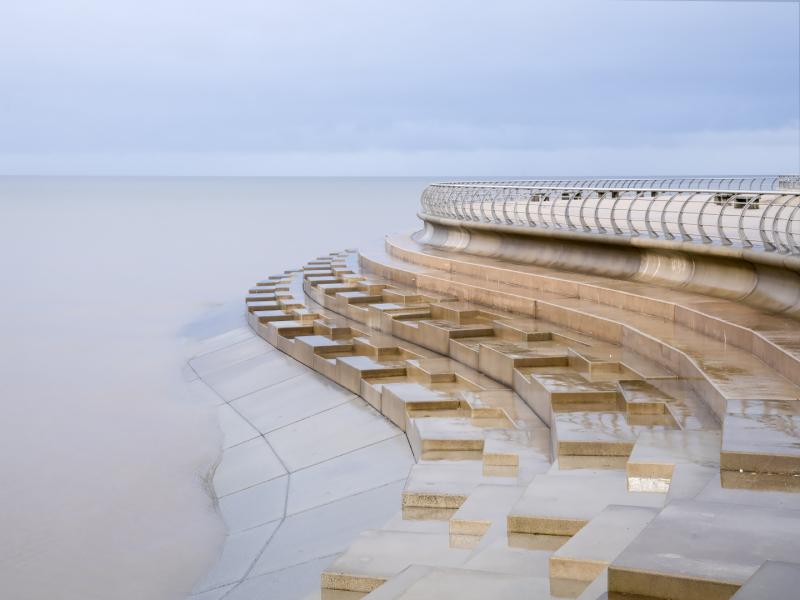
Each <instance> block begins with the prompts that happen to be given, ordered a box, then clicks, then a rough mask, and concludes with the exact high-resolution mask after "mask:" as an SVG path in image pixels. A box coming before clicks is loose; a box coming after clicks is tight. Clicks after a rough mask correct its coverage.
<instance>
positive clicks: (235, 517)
mask: <svg viewBox="0 0 800 600" xmlns="http://www.w3.org/2000/svg"><path fill="white" fill-rule="evenodd" d="M203 346H204V349H205V351H204V352H203V353H201V354H199V355H197V356H195V357H194V358H192V359H191V360H190V361H189V366H190V373H191V374H192V381H191V382H190V383H189V385H190V386H191V388H192V392H193V394H195V395H196V396H198V397H199V398H202V399H203V400H205V401H207V402H208V403H210V404H213V405H215V406H217V410H218V415H219V420H220V425H221V427H222V430H223V434H224V444H223V446H224V450H223V454H222V458H221V462H220V464H219V466H218V467H217V470H216V472H215V475H214V480H213V484H214V491H215V495H216V499H217V506H218V509H219V511H220V513H221V514H222V517H223V519H224V520H225V522H226V524H227V526H228V530H229V535H228V537H227V539H226V541H225V545H224V547H223V549H222V553H221V556H220V558H219V560H218V562H217V564H216V565H215V566H214V567H213V568H212V570H211V571H210V572H209V573H208V574H207V575H206V576H205V577H204V579H203V580H202V581H200V582H199V583H198V584H197V585H196V586H195V591H194V594H193V595H192V598H193V599H194V600H219V599H221V598H226V599H229V600H245V599H250V598H253V597H259V598H267V597H269V598H281V599H287V600H288V599H299V598H305V597H306V596H307V595H309V594H312V597H313V594H314V593H317V594H318V591H319V578H320V573H321V572H322V570H323V569H324V568H325V567H326V566H327V565H328V563H329V562H330V561H331V560H332V559H333V557H334V556H335V555H337V554H339V553H340V552H341V551H342V550H344V549H345V548H346V547H347V546H348V545H349V544H350V542H351V541H352V539H354V538H355V537H356V535H357V534H358V533H360V532H361V531H363V530H364V529H368V528H373V527H379V526H381V525H382V524H383V523H385V522H386V521H387V520H389V519H390V518H391V517H392V516H393V515H394V514H395V513H396V512H397V505H396V499H397V498H398V497H399V495H400V493H401V491H402V487H403V484H404V482H405V479H406V476H407V474H408V469H409V468H410V467H411V465H412V464H413V463H414V459H413V455H412V453H411V450H410V449H409V446H408V442H407V440H406V437H405V435H404V434H403V432H402V431H400V430H399V429H397V428H396V427H395V426H393V425H392V424H391V423H389V422H388V421H387V420H386V419H384V418H383V417H382V416H381V415H380V414H378V413H377V412H376V411H375V410H373V409H372V408H371V407H369V406H368V405H367V403H366V402H364V401H363V400H362V399H361V398H359V397H358V396H356V395H355V394H353V393H352V392H349V391H348V390H345V389H343V388H341V387H339V386H337V385H336V384H333V383H332V382H330V381H328V380H327V379H326V378H324V377H322V376H320V375H318V374H317V373H315V372H314V371H313V370H311V369H309V368H308V367H306V366H304V365H302V364H300V363H298V362H297V361H295V360H294V359H292V358H290V357H288V356H286V355H285V354H283V353H281V352H277V351H276V350H275V349H274V348H273V347H272V346H270V345H269V344H267V343H266V342H265V341H264V340H262V339H261V338H259V337H258V336H256V335H255V333H254V332H253V331H252V330H251V329H250V328H249V327H247V326H246V325H245V326H242V327H237V328H234V329H232V330H230V331H228V332H227V333H224V334H222V335H219V336H215V338H212V339H208V340H206V341H205V342H204V343H203ZM354 423H356V424H357V425H358V426H357V428H355V429H354V428H353V424H354ZM323 432H324V433H323ZM312 441H313V443H310V442H312ZM317 597H318V596H317Z"/></svg>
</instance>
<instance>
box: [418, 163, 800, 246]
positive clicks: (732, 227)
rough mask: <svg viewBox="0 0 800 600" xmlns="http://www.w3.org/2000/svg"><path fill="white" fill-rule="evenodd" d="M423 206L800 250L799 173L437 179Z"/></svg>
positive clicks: (469, 215) (594, 231) (452, 213)
mask: <svg viewBox="0 0 800 600" xmlns="http://www.w3.org/2000/svg"><path fill="white" fill-rule="evenodd" d="M787 182H788V183H787ZM665 184H668V185H665ZM422 214H423V215H429V216H433V217H443V218H446V219H454V220H457V221H463V222H473V223H486V224H494V225H505V226H513V227H526V228H537V229H538V230H540V231H542V233H545V232H548V231H552V232H569V233H572V234H587V235H601V236H613V237H616V238H621V237H628V238H631V237H648V238H651V239H654V240H665V241H682V242H689V243H697V244H717V245H720V246H732V247H740V248H747V249H753V250H756V251H762V252H770V253H778V254H788V255H798V254H800V180H798V178H796V177H794V178H793V177H792V176H770V177H767V176H761V177H752V178H724V179H723V178H703V179H700V178H672V179H669V178H667V179H641V180H639V179H610V180H597V179H592V180H584V179H581V180H541V181H517V182H512V181H508V182H483V181H482V182H455V183H436V184H432V185H430V186H428V187H427V188H426V189H425V191H424V192H423V193H422ZM609 241H611V240H609ZM620 241H621V240H620Z"/></svg>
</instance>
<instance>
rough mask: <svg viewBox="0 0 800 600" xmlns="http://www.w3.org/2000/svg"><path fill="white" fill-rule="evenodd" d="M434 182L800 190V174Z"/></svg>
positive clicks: (621, 187) (717, 189)
mask: <svg viewBox="0 0 800 600" xmlns="http://www.w3.org/2000/svg"><path fill="white" fill-rule="evenodd" d="M432 185H447V186H464V185H469V186H488V187H499V186H508V187H541V186H544V185H546V186H549V187H556V186H561V187H571V188H572V187H584V188H607V189H619V190H622V189H648V190H649V189H664V190H672V189H691V190H700V191H706V190H714V191H720V192H723V191H778V190H786V189H789V190H793V189H797V190H798V191H800V175H747V176H735V177H649V178H631V177H619V178H593V177H585V178H560V177H555V178H549V179H544V178H543V179H521V180H491V181H489V180H484V181H443V182H436V183H434V184H432Z"/></svg>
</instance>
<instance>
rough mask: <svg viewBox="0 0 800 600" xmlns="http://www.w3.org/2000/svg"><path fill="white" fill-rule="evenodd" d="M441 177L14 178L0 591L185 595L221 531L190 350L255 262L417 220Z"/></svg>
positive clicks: (212, 452)
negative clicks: (192, 385) (423, 198)
mask: <svg viewBox="0 0 800 600" xmlns="http://www.w3.org/2000/svg"><path fill="white" fill-rule="evenodd" d="M434 179H436V178H258V177H240V178H237V177H232V178H225V177H213V178H202V177H176V178H170V177H120V178H118V177H69V178H55V177H42V178H35V177H19V178H17V177H5V178H0V281H2V287H0V331H1V332H2V344H0V410H1V411H2V412H0V445H2V452H0V477H2V479H1V480H0V532H2V540H1V541H0V597H2V598H9V599H13V600H28V599H36V600H42V599H56V598H57V599H59V600H72V599H75V600H77V599H80V600H93V599H103V600H108V599H114V600H143V599H147V600H160V599H164V600H167V599H175V598H184V597H185V596H186V595H187V594H188V593H189V592H190V590H191V589H192V586H193V584H194V583H195V582H196V581H197V580H198V579H199V578H200V577H201V576H202V575H203V574H204V573H205V572H206V571H207V570H208V569H209V568H210V567H211V565H212V564H213V562H214V561H215V559H216V557H217V556H218V553H219V549H220V547H221V545H222V543H223V540H224V537H225V528H224V525H223V523H222V520H221V518H220V517H219V515H218V513H217V511H216V509H215V505H214V502H213V496H212V490H211V487H210V483H209V479H210V475H211V473H212V472H213V469H214V466H215V465H216V463H217V461H218V459H219V456H220V454H221V433H220V429H219V425H218V423H217V420H216V414H215V412H214V410H213V409H212V408H210V407H208V406H207V405H205V404H203V403H198V402H195V401H193V399H192V398H191V397H188V395H187V393H186V389H187V386H186V385H185V382H184V380H183V379H182V378H183V377H184V375H183V373H185V369H184V366H185V363H186V360H187V358H188V357H190V356H191V355H192V353H193V352H194V350H195V349H196V347H197V343H198V341H199V340H200V339H202V338H205V337H208V336H213V335H214V334H215V333H218V332H219V331H221V330H222V329H224V328H225V326H226V325H225V318H224V316H223V317H220V315H226V314H238V311H236V310H233V311H232V310H231V307H233V306H242V309H243V297H244V294H245V293H246V291H247V289H248V288H249V287H250V286H251V285H252V284H253V283H254V282H255V281H257V280H258V279H260V278H263V277H266V276H267V275H270V274H273V273H277V272H281V271H283V270H284V269H288V268H292V267H296V266H299V265H301V264H302V263H304V262H305V261H307V260H309V259H313V258H315V257H317V256H321V255H324V254H328V253H329V252H332V251H337V250H342V249H345V248H357V247H358V246H359V245H361V244H362V243H363V244H369V245H373V244H375V243H381V239H382V237H383V235H384V234H386V233H391V232H396V231H407V230H414V229H418V228H419V226H420V222H419V220H418V219H417V217H416V212H417V210H418V207H419V196H420V193H421V191H422V190H423V188H424V187H425V185H426V184H427V183H429V182H430V181H432V180H434Z"/></svg>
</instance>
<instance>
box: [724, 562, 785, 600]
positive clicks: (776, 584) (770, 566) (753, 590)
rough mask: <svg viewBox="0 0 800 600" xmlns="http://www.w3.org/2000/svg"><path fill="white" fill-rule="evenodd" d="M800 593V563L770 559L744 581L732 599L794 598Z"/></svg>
mask: <svg viewBox="0 0 800 600" xmlns="http://www.w3.org/2000/svg"><path fill="white" fill-rule="evenodd" d="M798 594H800V564H798V563H796V562H791V563H790V562H780V561H775V560H768V561H766V562H765V563H764V564H763V565H761V566H760V567H759V569H758V571H756V572H755V573H754V574H753V576H752V577H750V579H748V580H747V581H745V582H744V585H743V586H742V587H740V588H739V591H738V592H736V593H735V594H734V595H733V596H732V597H731V600H762V599H764V598H793V597H796V596H797V595H798Z"/></svg>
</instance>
